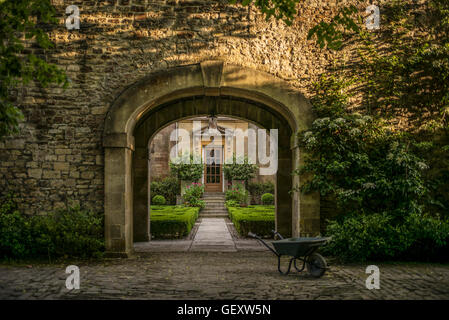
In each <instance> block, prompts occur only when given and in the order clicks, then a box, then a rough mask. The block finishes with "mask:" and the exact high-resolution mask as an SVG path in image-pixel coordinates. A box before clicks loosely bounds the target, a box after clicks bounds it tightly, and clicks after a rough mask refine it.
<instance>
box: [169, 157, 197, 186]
mask: <svg viewBox="0 0 449 320" xmlns="http://www.w3.org/2000/svg"><path fill="white" fill-rule="evenodd" d="M202 161H203V160H202V159H201V157H197V156H194V155H193V154H190V155H189V154H184V155H183V156H181V157H177V158H175V159H173V161H172V162H170V170H171V172H172V173H173V174H174V175H177V176H178V179H180V180H187V181H198V180H199V179H201V177H202V176H203V163H202Z"/></svg>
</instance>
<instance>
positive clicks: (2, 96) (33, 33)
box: [0, 0, 68, 138]
mask: <svg viewBox="0 0 449 320" xmlns="http://www.w3.org/2000/svg"><path fill="white" fill-rule="evenodd" d="M54 14H55V9H54V7H53V6H52V5H51V2H50V1H49V0H14V1H12V0H6V1H0V40H1V41H0V138H1V137H3V136H5V135H8V134H11V133H15V132H17V131H18V123H19V121H20V120H22V119H23V114H22V112H21V111H20V109H19V108H18V107H17V106H15V105H14V104H13V100H14V99H13V96H12V92H11V90H12V89H14V88H16V87H17V86H18V85H19V84H27V83H28V82H29V81H31V80H36V81H37V82H39V83H40V84H41V85H42V86H43V87H46V86H48V85H49V84H51V83H57V84H63V85H64V87H67V85H68V80H67V77H66V75H65V73H64V72H63V71H62V70H60V69H59V68H57V67H56V66H55V65H52V64H48V63H47V62H46V61H45V56H44V55H41V54H38V55H36V54H35V53H33V51H31V50H30V49H29V48H27V47H26V45H25V43H32V44H33V45H34V46H35V47H36V48H39V49H38V50H35V51H36V52H45V51H44V50H47V49H50V48H51V47H53V44H52V42H51V41H50V40H49V38H48V35H47V34H46V33H45V31H44V28H45V26H48V25H49V24H54V23H57V19H56V18H55V17H54Z"/></svg>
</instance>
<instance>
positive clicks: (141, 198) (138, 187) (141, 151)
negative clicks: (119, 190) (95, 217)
mask: <svg viewBox="0 0 449 320" xmlns="http://www.w3.org/2000/svg"><path fill="white" fill-rule="evenodd" d="M148 171H149V164H148V149H147V148H146V147H140V146H136V151H135V152H134V158H133V180H134V182H133V190H134V201H133V203H134V206H133V209H134V212H133V238H134V241H135V242H142V241H149V240H150V239H151V238H150V216H149V215H150V211H149V210H150V206H149V203H150V190H149V183H148V176H149V172H148Z"/></svg>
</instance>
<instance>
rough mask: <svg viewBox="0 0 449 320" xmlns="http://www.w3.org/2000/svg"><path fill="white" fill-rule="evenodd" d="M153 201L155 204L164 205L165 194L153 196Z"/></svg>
mask: <svg viewBox="0 0 449 320" xmlns="http://www.w3.org/2000/svg"><path fill="white" fill-rule="evenodd" d="M151 202H152V203H153V204H154V205H157V206H161V205H164V204H165V202H166V201H165V198H164V196H160V195H157V196H154V197H153V201H151Z"/></svg>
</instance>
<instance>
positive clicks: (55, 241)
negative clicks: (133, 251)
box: [0, 198, 104, 259]
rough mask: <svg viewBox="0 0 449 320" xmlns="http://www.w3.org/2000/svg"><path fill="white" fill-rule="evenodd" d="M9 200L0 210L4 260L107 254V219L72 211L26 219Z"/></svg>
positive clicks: (82, 211)
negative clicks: (105, 223) (105, 252)
mask: <svg viewBox="0 0 449 320" xmlns="http://www.w3.org/2000/svg"><path fill="white" fill-rule="evenodd" d="M16 208H17V206H16V205H15V204H13V203H12V202H11V198H9V199H6V201H4V202H3V203H2V205H1V206H0V258H3V259H8V258H11V259H24V258H49V259H52V258H58V257H65V256H70V257H79V258H88V257H98V256H100V255H101V254H102V252H103V251H104V233H103V232H104V226H103V215H99V214H94V213H92V212H89V211H85V210H81V209H80V208H79V207H70V208H69V209H67V210H59V211H56V212H52V213H49V214H47V215H36V216H25V215H23V214H21V213H20V212H19V211H18V210H16Z"/></svg>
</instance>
